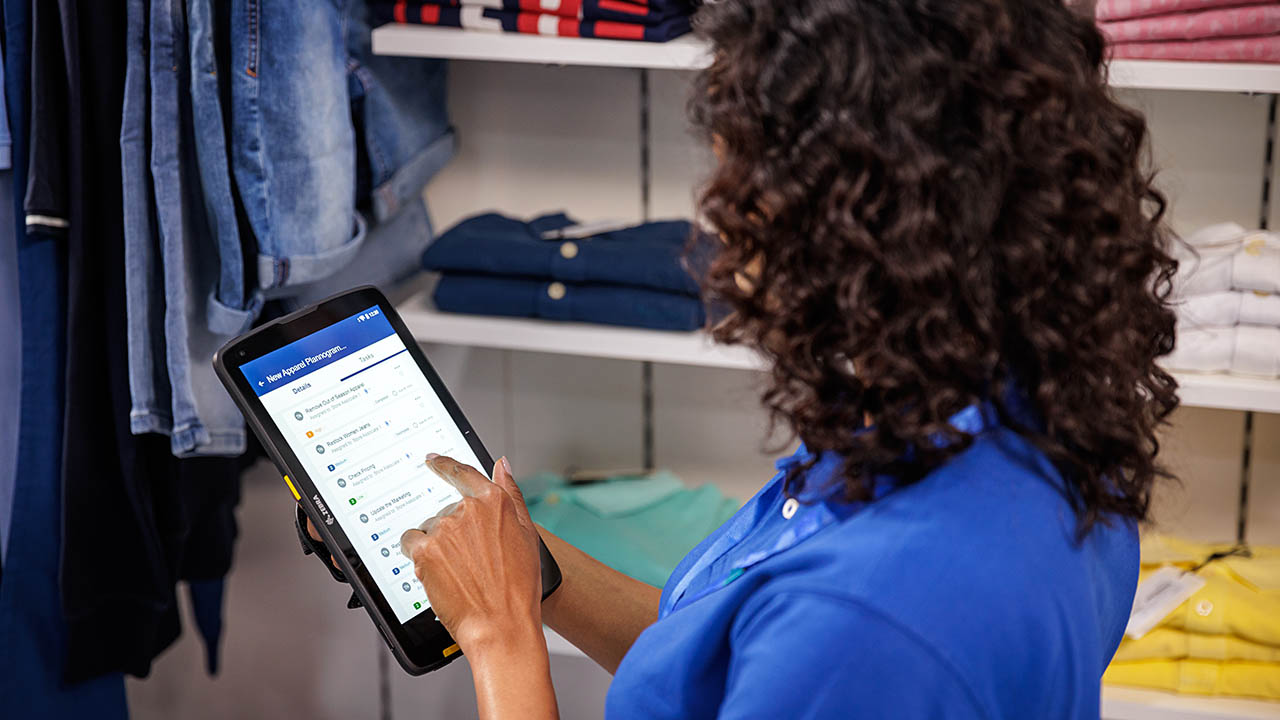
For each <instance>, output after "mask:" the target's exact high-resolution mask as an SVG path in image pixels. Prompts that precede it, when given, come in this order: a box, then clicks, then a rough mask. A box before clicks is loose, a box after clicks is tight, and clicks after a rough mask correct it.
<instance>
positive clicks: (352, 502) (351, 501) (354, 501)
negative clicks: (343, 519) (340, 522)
mask: <svg viewBox="0 0 1280 720" xmlns="http://www.w3.org/2000/svg"><path fill="white" fill-rule="evenodd" d="M347 502H349V503H351V504H352V505H355V504H356V499H355V498H351V499H350V500H348V501H347Z"/></svg>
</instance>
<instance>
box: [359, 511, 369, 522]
mask: <svg viewBox="0 0 1280 720" xmlns="http://www.w3.org/2000/svg"><path fill="white" fill-rule="evenodd" d="M360 522H362V523H367V522H369V516H368V515H365V514H364V513H360Z"/></svg>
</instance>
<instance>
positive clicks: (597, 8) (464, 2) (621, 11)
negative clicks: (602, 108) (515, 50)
mask: <svg viewBox="0 0 1280 720" xmlns="http://www.w3.org/2000/svg"><path fill="white" fill-rule="evenodd" d="M420 3H421V4H423V5H439V6H441V7H450V8H460V7H468V6H475V7H483V8H491V9H493V10H505V11H507V12H526V13H540V14H544V15H558V16H560V17H567V18H577V19H578V20H610V21H613V22H626V23H640V24H643V25H653V24H656V23H660V22H662V21H664V20H669V19H671V18H674V17H679V16H681V15H692V14H693V11H694V10H695V9H696V3H695V2H693V1H692V0H420ZM380 4H387V5H392V6H393V13H394V12H395V11H399V12H402V13H403V16H404V17H403V19H399V18H397V21H398V22H413V20H411V19H410V18H409V15H410V13H411V12H412V10H410V8H409V7H408V6H409V3H407V2H392V1H390V0H387V1H386V2H384V3H380ZM430 12H431V11H428V13H430Z"/></svg>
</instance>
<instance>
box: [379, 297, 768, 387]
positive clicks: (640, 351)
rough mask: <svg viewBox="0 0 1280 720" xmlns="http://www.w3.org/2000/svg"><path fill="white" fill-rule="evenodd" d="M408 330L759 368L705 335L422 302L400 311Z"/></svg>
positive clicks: (423, 335) (488, 342) (429, 336)
mask: <svg viewBox="0 0 1280 720" xmlns="http://www.w3.org/2000/svg"><path fill="white" fill-rule="evenodd" d="M399 310H400V317H402V318H404V322H405V325H407V326H408V327H409V332H411V333H413V336H414V337H415V338H417V339H418V341H419V342H424V343H439V344H442V345H465V346H471V347H484V348H495V349H499V350H526V351H529V352H545V353H555V354H559V355H584V356H587V357H600V358H613V359H617V360H648V361H652V362H659V363H670V364H673V365H702V366H706V367H717V368H732V369H736V370H758V369H760V368H761V363H760V361H759V360H758V359H757V358H756V357H755V356H754V355H753V354H752V353H751V352H749V351H747V350H744V349H742V348H730V347H724V346H722V345H715V344H713V343H712V342H711V340H710V338H708V337H707V336H706V335H704V334H703V333H701V332H664V331H660V330H640V329H634V328H623V327H611V326H609V325H587V324H584V323H566V322H555V321H551V320H527V319H523V318H501V317H483V316H479V315H457V314H454V313H443V312H439V311H436V310H432V309H429V308H426V307H425V305H424V303H423V301H422V300H421V299H415V300H411V301H409V302H408V303H406V304H404V305H402V306H401V307H400V308H399Z"/></svg>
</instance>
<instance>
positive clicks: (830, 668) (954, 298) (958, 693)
mask: <svg viewBox="0 0 1280 720" xmlns="http://www.w3.org/2000/svg"><path fill="white" fill-rule="evenodd" d="M700 29H701V32H702V33H703V34H704V36H705V37H706V38H707V39H708V40H709V41H710V42H711V44H712V46H713V48H714V62H713V64H712V66H711V67H710V68H709V69H708V70H706V71H705V72H704V73H703V75H702V76H701V81H700V83H699V84H698V89H697V95H696V97H695V99H694V102H693V105H694V115H695V118H696V120H697V122H698V124H699V125H700V127H701V128H702V130H703V131H704V132H705V133H706V135H707V137H708V138H709V139H711V140H712V141H713V143H714V145H715V148H716V150H717V154H718V157H719V162H718V167H717V168H716V170H715V172H714V175H713V176H712V177H711V179H710V181H709V183H708V185H707V186H706V190H705V193H704V194H703V196H702V199H701V209H702V213H703V215H704V217H705V218H706V220H707V221H708V222H709V223H711V224H712V225H713V226H714V227H715V228H716V230H718V232H719V233H720V236H721V238H722V239H723V241H724V244H723V247H722V248H721V249H720V251H719V254H718V256H717V257H716V259H715V261H714V266H713V267H712V268H711V270H710V273H709V279H708V285H709V289H710V290H711V291H712V293H713V294H714V295H715V296H716V297H718V298H719V299H720V300H722V301H724V302H726V303H727V304H728V306H729V307H730V308H731V309H732V310H733V314H732V316H731V317H729V318H728V319H727V320H726V321H725V322H724V323H723V324H721V325H720V326H719V327H717V328H716V331H715V332H716V335H717V337H718V338H719V339H720V340H722V341H725V342H731V343H743V344H747V345H750V346H752V347H755V348H757V349H759V350H760V351H761V352H762V353H763V354H764V355H765V356H766V357H767V358H768V359H769V360H770V361H771V362H772V366H771V367H772V370H771V374H770V375H769V377H768V381H769V382H768V389H767V391H766V392H765V394H764V403H765V405H766V406H767V407H768V409H769V410H770V411H771V413H772V415H773V417H774V418H775V420H776V421H778V422H780V423H781V424H783V425H784V426H785V427H787V428H789V429H790V430H791V431H793V432H794V433H795V435H797V436H798V437H799V439H800V440H801V441H803V445H802V446H801V449H800V450H799V451H798V452H796V453H795V454H794V455H793V456H791V457H789V458H786V459H783V460H781V461H780V462H779V463H778V467H779V473H778V475H777V477H775V478H774V479H773V480H771V481H770V482H769V483H768V484H766V485H765V486H764V488H763V489H762V490H761V491H760V492H759V494H757V495H756V496H755V497H754V498H753V499H752V500H751V501H750V502H748V503H747V505H746V507H744V508H743V509H742V510H741V511H740V512H739V513H738V514H737V516H736V517H734V518H733V519H732V520H730V521H729V522H728V523H727V524H726V525H725V526H724V527H722V528H720V529H719V530H718V531H716V532H715V533H714V534H713V535H712V536H711V537H709V538H707V540H706V541H704V542H703V543H702V544H701V545H699V546H698V547H697V548H696V549H695V550H694V551H693V552H692V553H690V554H689V556H688V557H687V558H686V559H685V560H684V561H683V562H682V563H681V564H680V566H679V567H678V568H677V569H676V571H675V573H674V574H673V575H672V577H671V579H670V581H669V582H668V583H667V585H666V587H665V588H663V589H662V590H661V591H659V590H658V589H657V588H653V587H649V586H646V585H643V584H641V583H639V582H636V581H634V580H631V579H629V578H627V577H625V576H622V575H620V574H618V573H616V572H613V571H612V570H609V569H608V568H606V567H604V566H602V565H600V564H599V563H597V562H595V561H594V560H592V559H591V558H589V557H588V556H586V555H585V554H583V553H582V552H580V551H578V550H576V549H575V548H573V547H571V546H569V545H567V544H566V543H564V542H563V541H561V540H559V539H558V538H556V537H555V536H554V535H552V534H550V533H547V532H545V531H542V536H543V538H544V539H545V541H546V543H547V545H548V546H549V548H550V549H551V552H552V553H553V554H554V555H555V556H556V558H557V560H558V561H559V564H560V567H561V569H562V571H563V573H564V583H563V585H562V586H561V588H560V589H559V590H558V591H557V592H556V593H555V594H554V595H552V596H551V597H550V598H549V599H548V600H547V601H546V602H545V603H541V604H540V603H539V601H538V598H539V596H540V593H539V591H540V588H539V573H538V552H537V533H538V532H539V530H538V529H537V528H536V527H535V526H534V525H533V523H532V522H531V521H530V519H529V515H528V512H527V511H526V510H525V508H524V504H523V500H522V498H521V496H520V491H519V490H518V489H517V488H516V486H515V484H514V483H513V482H512V479H511V477H512V476H511V470H510V466H509V465H508V464H507V463H506V462H505V460H504V461H503V462H501V463H499V467H498V469H497V471H496V476H495V479H496V482H495V483H489V482H488V481H487V480H485V479H484V477H483V476H481V475H480V474H479V473H477V472H476V471H474V470H472V469H470V468H466V467H463V466H460V465H459V464H457V463H455V462H453V461H452V460H449V459H448V458H442V457H435V456H431V457H430V458H429V459H428V464H429V465H430V466H431V467H432V469H433V470H435V471H436V472H437V473H439V474H440V475H441V476H442V477H444V478H446V479H448V480H450V481H451V482H453V483H454V484H455V485H457V486H458V487H459V488H460V489H461V490H462V491H463V493H464V495H466V496H467V497H466V499H465V500H464V501H463V502H462V503H461V504H460V505H459V506H458V507H457V509H456V511H454V512H453V513H451V514H449V515H447V516H445V517H442V518H436V519H433V520H431V521H428V523H426V524H424V527H423V529H421V530H410V531H409V532H408V533H406V534H405V537H404V538H403V546H404V548H405V552H406V554H407V555H409V556H410V557H411V558H412V559H413V560H414V562H415V567H416V571H417V574H418V576H419V577H420V578H421V579H422V582H423V583H424V585H425V586H426V590H427V593H428V594H429V595H430V597H431V600H432V603H433V606H434V608H435V610H436V612H437V613H438V614H439V617H440V619H441V620H442V621H443V622H444V624H445V625H446V627H448V629H449V631H450V632H451V633H452V634H453V637H454V638H455V639H457V641H458V643H459V644H460V645H461V647H462V649H463V650H464V651H465V653H466V655H467V656H468V657H469V658H470V663H471V668H472V672H473V673H474V677H475V684H476V691H477V694H478V696H479V700H480V707H481V714H482V716H483V717H486V718H547V717H553V716H554V715H555V714H556V705H555V696H554V694H553V692H552V687H551V677H550V674H549V672H548V659H547V650H546V645H545V643H544V641H543V638H542V634H541V628H540V626H541V625H542V624H543V623H546V624H547V625H550V626H551V627H552V628H554V629H555V630H557V631H558V632H559V633H560V634H562V635H563V636H565V637H566V638H568V639H569V640H570V641H571V642H573V643H574V644H576V645H577V646H578V647H580V648H582V649H583V650H584V651H585V652H586V653H587V655H589V656H590V657H591V658H593V659H594V660H595V661H596V662H598V663H600V664H601V665H602V666H603V667H604V668H605V669H607V670H609V671H611V672H614V673H615V676H614V681H613V685H612V688H611V690H610V693H609V698H608V703H607V712H606V716H607V717H609V718H641V717H644V718H652V717H662V718H692V717H712V716H717V717H725V718H733V717H785V718H800V717H820V718H826V717H868V718H881V717H893V718H935V717H949V718H952V717H954V718H970V717H972V718H1018V719H1026V718H1097V717H1098V712H1099V678H1100V676H1101V674H1102V671H1103V668H1104V667H1105V666H1106V665H1107V663H1108V662H1109V660H1110V658H1111V655H1112V653H1113V651H1114V650H1115V648H1116V645H1117V644H1118V642H1119V640H1120V637H1121V634H1122V632H1123V628H1124V626H1125V623H1126V620H1127V616H1128V611H1129V607H1130V603H1131V600H1132V597H1133V592H1134V584H1135V581H1136V577H1137V571H1138V543H1137V532H1136V525H1137V523H1139V522H1141V521H1143V520H1144V519H1145V518H1146V516H1147V512H1148V506H1149V499H1150V495H1151V488H1152V484H1153V482H1155V481H1156V479H1157V478H1160V477H1162V476H1163V475H1164V474H1165V473H1164V472H1163V471H1162V470H1161V468H1160V467H1159V466H1158V465H1157V463H1156V460H1155V457H1156V449H1157V443H1156V431H1157V429H1158V427H1159V426H1160V425H1161V424H1162V423H1163V422H1164V421H1165V419H1166V418H1167V417H1168V415H1169V413H1170V412H1172V410H1173V409H1174V408H1175V406H1176V405H1177V398H1176V395H1175V390H1176V386H1175V383H1174V381H1173V379H1172V378H1171V377H1170V376H1169V375H1168V374H1166V373H1164V372H1163V371H1161V370H1160V369H1159V367H1157V366H1156V364H1155V360H1156V358H1157V357H1159V356H1161V355H1163V354H1165V353H1167V352H1169V350H1170V349H1171V347H1172V339H1173V328H1174V319H1173V316H1172V314H1171V313H1170V312H1169V310H1168V309H1167V307H1166V305H1165V298H1166V296H1167V294H1168V288H1169V279H1170V276H1171V274H1172V272H1173V271H1174V267H1175V266H1174V263H1173V261H1172V260H1171V259H1170V257H1169V256H1168V255H1167V254H1166V252H1165V249H1164V248H1165V242H1166V232H1165V230H1164V226H1163V225H1162V223H1161V216H1162V214H1163V209H1164V202H1163V199H1162V198H1161V196H1160V195H1159V193H1157V192H1156V191H1155V190H1154V189H1153V188H1152V186H1151V183H1150V176H1149V175H1148V174H1147V173H1146V172H1145V171H1144V170H1143V167H1142V153H1143V148H1144V144H1145V141H1146V128H1145V125H1144V122H1143V120H1142V118H1141V116H1140V115H1138V114H1137V113H1135V112H1133V111H1131V110H1127V109H1125V108H1123V107H1121V106H1120V105H1118V104H1117V103H1116V102H1114V101H1113V100H1112V99H1111V97H1110V95H1109V93H1108V91H1107V87H1106V82H1105V73H1104V70H1103V63H1102V60H1103V40H1102V38H1101V37H1100V35H1099V34H1098V31H1097V30H1096V29H1095V28H1094V27H1093V24H1092V22H1091V20H1090V19H1088V18H1085V17H1082V16H1080V15H1077V14H1075V13H1073V12H1072V11H1071V10H1070V9H1068V8H1067V7H1065V6H1064V5H1063V2H1062V0H790V1H789V2H777V0H721V1H720V2H717V3H715V4H708V5H707V6H706V7H705V8H704V9H703V10H702V13H701V15H700Z"/></svg>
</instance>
